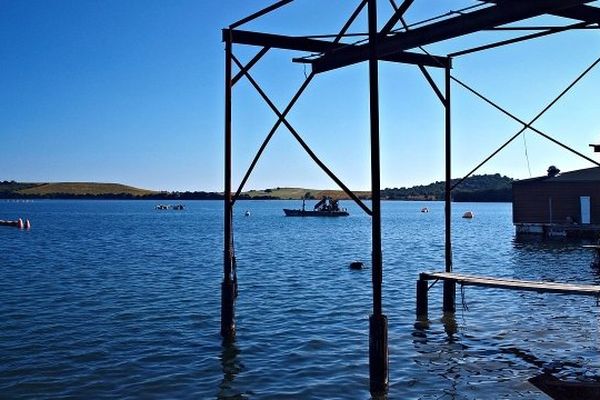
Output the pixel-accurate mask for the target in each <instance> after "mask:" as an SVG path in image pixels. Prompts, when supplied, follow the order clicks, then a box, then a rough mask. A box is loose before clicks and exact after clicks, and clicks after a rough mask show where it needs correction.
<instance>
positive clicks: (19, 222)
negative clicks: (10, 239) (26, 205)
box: [17, 218, 24, 229]
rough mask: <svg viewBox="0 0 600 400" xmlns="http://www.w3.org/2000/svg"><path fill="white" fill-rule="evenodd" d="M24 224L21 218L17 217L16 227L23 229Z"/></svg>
mask: <svg viewBox="0 0 600 400" xmlns="http://www.w3.org/2000/svg"><path fill="white" fill-rule="evenodd" d="M23 227H24V225H23V220H22V219H21V218H19V219H18V220H17V228H19V229H23Z"/></svg>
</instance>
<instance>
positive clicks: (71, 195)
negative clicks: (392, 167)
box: [0, 174, 513, 202]
mask: <svg viewBox="0 0 600 400" xmlns="http://www.w3.org/2000/svg"><path fill="white" fill-rule="evenodd" d="M457 182H458V180H457V179H453V180H452V185H454V184H456V183H457ZM512 182H513V179H511V178H509V177H506V176H501V175H500V174H493V175H475V176H472V177H470V178H468V179H466V180H465V181H464V182H462V183H461V184H460V185H459V186H458V187H457V188H456V189H454V190H453V191H452V200H453V201H459V202H510V201H512ZM36 185H37V184H31V183H19V182H15V181H8V180H5V181H0V198H2V199H97V200H172V201H181V200H222V199H223V193H219V192H205V191H185V192H176V191H175V192H167V191H162V192H149V193H144V194H139V193H137V192H136V193H134V192H131V193H128V192H122V193H89V192H86V193H77V192H56V193H54V192H35V190H33V191H32V189H35V187H36ZM278 189H279V188H278ZM278 189H267V190H265V191H263V193H261V194H257V193H253V194H252V195H249V194H248V193H242V194H241V195H240V198H239V199H240V200H250V199H252V200H280V199H284V198H289V197H282V196H280V195H278ZM444 190H445V184H444V182H443V181H437V182H433V183H430V184H429V185H417V186H413V187H410V188H406V187H401V188H386V189H383V190H382V191H381V197H382V199H386V200H443V199H444ZM307 192H308V190H307ZM314 197H315V196H314V195H310V196H307V198H314ZM341 198H343V196H341Z"/></svg>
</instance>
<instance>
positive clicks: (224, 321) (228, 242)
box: [221, 36, 235, 339]
mask: <svg viewBox="0 0 600 400" xmlns="http://www.w3.org/2000/svg"><path fill="white" fill-rule="evenodd" d="M231 47H232V44H231V37H229V36H228V37H226V38H225V190H224V196H223V201H224V204H223V206H224V207H223V209H224V214H223V217H224V224H223V225H224V232H223V233H224V242H223V283H222V284H221V336H223V338H226V339H228V338H232V337H233V336H235V307H234V302H235V291H234V284H233V279H232V276H231V271H232V266H233V248H232V221H231V217H232V206H231V204H232V203H231V92H232V90H231V89H232V85H231V66H232V65H231V60H232V49H231Z"/></svg>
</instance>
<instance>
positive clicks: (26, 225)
mask: <svg viewBox="0 0 600 400" xmlns="http://www.w3.org/2000/svg"><path fill="white" fill-rule="evenodd" d="M25 229H27V230H29V229H31V223H30V222H29V220H28V219H26V220H25Z"/></svg>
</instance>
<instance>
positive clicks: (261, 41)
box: [223, 29, 448, 72]
mask: <svg viewBox="0 0 600 400" xmlns="http://www.w3.org/2000/svg"><path fill="white" fill-rule="evenodd" d="M229 37H231V40H232V42H233V43H237V44H247V45H253V46H263V47H272V48H277V49H284V50H297V51H307V52H313V53H326V52H329V51H332V50H336V49H340V50H341V49H345V48H350V47H352V48H354V47H357V48H361V52H362V53H364V55H365V60H366V59H367V58H368V53H369V49H368V48H364V47H362V46H356V45H349V44H343V43H339V42H335V41H334V42H330V41H327V40H318V39H310V38H305V37H297V36H284V35H274V34H271V33H262V32H251V31H241V30H231V29H223V40H225V38H229ZM381 60H384V61H393V62H400V63H406V64H417V65H427V66H429V67H438V68H445V67H446V66H447V65H448V58H447V57H440V56H432V55H426V54H420V53H412V52H407V51H405V52H398V53H396V54H392V55H389V56H387V57H382V58H381ZM294 61H295V62H303V63H313V60H306V59H294ZM313 70H314V66H313ZM325 71H327V69H322V70H314V72H325Z"/></svg>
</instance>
